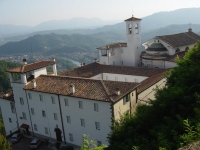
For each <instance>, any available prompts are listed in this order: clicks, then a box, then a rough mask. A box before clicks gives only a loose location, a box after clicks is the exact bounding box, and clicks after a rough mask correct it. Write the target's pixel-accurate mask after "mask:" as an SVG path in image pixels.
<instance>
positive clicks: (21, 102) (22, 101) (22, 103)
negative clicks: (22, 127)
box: [19, 97, 24, 105]
mask: <svg viewBox="0 0 200 150" xmlns="http://www.w3.org/2000/svg"><path fill="white" fill-rule="evenodd" d="M19 99H20V104H21V105H24V100H23V98H21V97H20V98H19Z"/></svg>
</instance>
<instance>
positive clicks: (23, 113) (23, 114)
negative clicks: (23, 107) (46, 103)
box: [22, 112, 26, 120]
mask: <svg viewBox="0 0 200 150" xmlns="http://www.w3.org/2000/svg"><path fill="white" fill-rule="evenodd" d="M22 117H23V119H24V120H26V113H25V112H22Z"/></svg>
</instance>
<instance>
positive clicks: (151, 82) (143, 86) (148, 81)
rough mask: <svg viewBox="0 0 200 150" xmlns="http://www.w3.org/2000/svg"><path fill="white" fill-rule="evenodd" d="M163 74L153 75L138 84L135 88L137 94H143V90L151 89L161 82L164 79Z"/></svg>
mask: <svg viewBox="0 0 200 150" xmlns="http://www.w3.org/2000/svg"><path fill="white" fill-rule="evenodd" d="M164 74H165V73H164V72H163V73H159V74H156V75H153V76H151V77H149V78H147V79H145V80H143V81H142V82H140V85H139V86H138V88H137V93H141V92H143V91H144V90H146V89H147V88H149V87H151V86H152V85H154V84H155V83H157V82H158V81H160V80H162V79H163V78H164V77H165V76H164Z"/></svg>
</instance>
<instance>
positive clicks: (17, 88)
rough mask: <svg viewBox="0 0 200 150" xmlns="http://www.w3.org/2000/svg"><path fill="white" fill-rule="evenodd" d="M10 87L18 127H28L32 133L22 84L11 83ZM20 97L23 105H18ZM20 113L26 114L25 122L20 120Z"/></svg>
mask: <svg viewBox="0 0 200 150" xmlns="http://www.w3.org/2000/svg"><path fill="white" fill-rule="evenodd" d="M11 87H12V89H13V95H14V100H15V108H16V112H17V118H18V122H19V126H21V125H22V124H23V123H24V124H28V125H29V131H32V130H31V129H32V128H31V121H30V117H29V109H28V104H27V98H26V93H25V91H24V90H23V88H24V84H20V83H11ZM20 97H21V98H23V101H24V104H23V105H21V104H20ZM22 112H24V113H25V114H26V120H25V119H20V118H21V117H22Z"/></svg>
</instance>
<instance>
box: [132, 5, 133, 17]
mask: <svg viewBox="0 0 200 150" xmlns="http://www.w3.org/2000/svg"><path fill="white" fill-rule="evenodd" d="M132 17H133V7H132Z"/></svg>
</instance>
